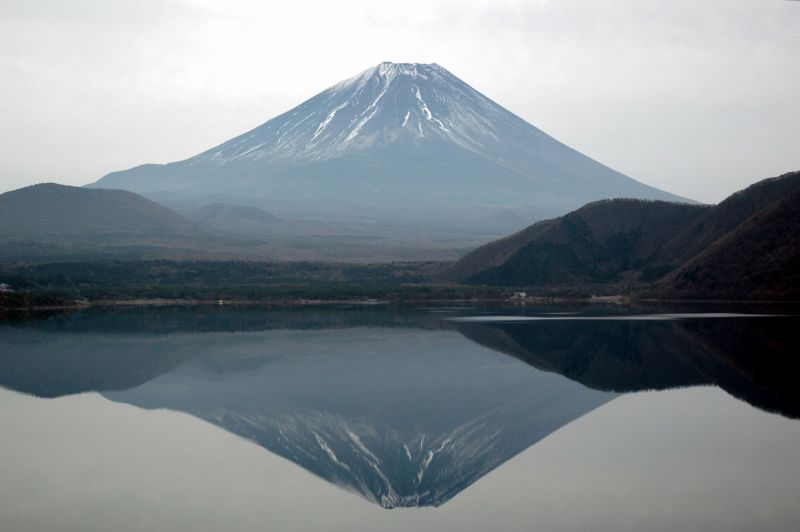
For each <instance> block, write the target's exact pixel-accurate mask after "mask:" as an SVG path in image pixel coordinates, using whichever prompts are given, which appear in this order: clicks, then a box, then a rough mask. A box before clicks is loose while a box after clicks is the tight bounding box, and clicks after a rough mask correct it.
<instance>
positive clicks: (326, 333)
mask: <svg viewBox="0 0 800 532" xmlns="http://www.w3.org/2000/svg"><path fill="white" fill-rule="evenodd" d="M552 310H553V309H552V308H550V309H542V312H543V313H544V312H547V315H549V316H552V314H550V312H552ZM593 310H595V311H596V308H595V309H593ZM515 311H516V312H518V311H519V310H518V309H516V310H515ZM465 312H467V313H472V314H474V313H475V311H474V310H458V309H451V310H447V309H436V310H435V311H429V310H416V311H413V310H386V309H380V308H373V309H340V310H336V309H318V310H312V309H297V310H282V311H276V310H257V309H212V308H208V309H188V308H165V309H131V310H117V311H113V312H100V311H93V310H92V311H86V312H82V313H78V314H75V315H53V316H50V317H46V318H44V319H36V320H20V321H16V322H10V323H6V324H5V325H3V326H0V348H2V349H0V353H2V354H0V385H3V386H6V387H9V388H12V389H15V390H19V391H23V392H27V393H33V394H36V395H40V396H46V397H55V396H59V395H65V394H71V393H78V392H81V391H89V390H93V391H101V392H103V394H104V395H105V396H106V397H107V398H109V399H111V400H114V401H120V402H125V403H130V404H134V405H137V406H140V407H143V408H169V409H173V410H178V411H184V412H187V413H190V414H192V415H194V416H197V417H199V418H202V419H204V420H206V421H209V422H210V423H213V424H215V425H217V426H219V427H221V428H223V429H225V430H227V431H229V432H232V433H235V434H238V435H241V436H243V437H246V438H249V439H251V440H253V441H255V442H256V443H257V444H258V445H260V446H262V447H264V448H265V449H267V450H269V451H271V452H273V453H276V454H278V455H280V456H283V457H285V458H287V459H289V460H291V461H293V462H295V463H297V464H298V465H300V466H301V467H303V468H305V469H307V470H309V471H311V472H312V473H314V474H316V475H318V476H319V477H321V478H324V479H326V480H328V481H330V482H333V483H335V484H337V485H339V486H341V487H343V488H345V489H348V490H350V491H352V492H355V493H358V494H360V495H361V496H363V497H365V498H367V499H368V500H371V501H373V502H375V503H377V504H380V505H382V506H384V507H395V506H428V505H433V506H436V505H440V504H443V503H444V502H446V501H447V500H449V499H450V498H452V497H453V496H455V495H456V494H457V493H459V492H460V491H461V490H463V489H464V488H466V487H467V486H469V485H470V484H472V483H473V482H475V481H476V480H478V479H479V478H480V477H482V476H483V475H485V474H486V473H488V472H489V471H491V470H492V469H494V468H495V467H497V466H498V465H500V464H502V463H503V462H505V461H507V460H508V459H510V458H511V457H513V456H515V455H516V454H518V453H520V452H521V451H523V450H524V449H526V448H528V447H530V446H531V445H533V444H535V443H536V442H537V441H539V440H541V439H542V438H544V437H546V436H547V435H548V434H551V433H552V432H553V431H555V430H557V429H558V428H559V427H562V426H564V425H566V424H569V423H570V422H571V421H573V420H574V419H576V418H578V417H580V416H582V415H583V414H585V413H586V412H588V411H590V410H592V409H594V408H597V407H598V406H600V405H602V404H604V403H605V402H607V401H609V400H611V399H613V398H614V397H616V395H617V394H618V393H623V392H630V391H636V390H644V389H667V388H672V387H678V386H691V385H701V384H714V385H717V386H720V387H722V388H724V389H726V390H727V391H728V392H729V393H731V394H732V395H734V396H736V397H739V398H741V399H743V400H745V401H748V402H750V403H751V404H753V405H755V406H758V407H760V408H763V409H767V410H770V411H774V412H779V413H782V414H783V415H786V416H790V417H797V415H798V412H800V409H798V400H797V392H795V391H794V388H793V387H792V386H791V383H790V375H791V371H790V370H791V369H793V368H792V363H793V362H792V357H791V355H790V353H791V347H792V344H793V342H792V337H791V330H792V327H793V326H794V325H795V324H797V323H798V322H797V320H796V319H794V318H787V317H783V318H779V317H771V318H743V317H736V318H708V319H703V318H692V319H685V320H684V319H678V320H669V321H666V320H665V321H631V320H604V321H578V320H546V321H533V322H516V321H490V322H479V321H478V322H465V321H452V320H448V319H445V318H446V317H448V316H460V315H463V314H464V313H465ZM486 312H487V311H486V310H481V311H479V312H478V314H479V315H480V314H483V313H486ZM526 312H527V313H529V314H533V315H536V314H537V309H528V310H526ZM577 312H578V314H577V316H581V315H582V314H581V313H582V312H584V311H583V310H582V309H578V310H577ZM610 312H611V313H612V314H614V313H619V312H620V310H611V311H610ZM488 313H489V314H491V313H492V312H491V311H488ZM508 313H509V311H508V309H504V311H503V312H502V314H508ZM508 355H511V356H508Z"/></svg>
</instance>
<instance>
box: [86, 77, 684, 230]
mask: <svg viewBox="0 0 800 532" xmlns="http://www.w3.org/2000/svg"><path fill="white" fill-rule="evenodd" d="M93 186H96V187H109V188H123V189H128V190H132V191H135V192H139V193H142V194H144V195H146V196H149V197H151V198H153V199H156V200H171V201H174V202H181V203H183V204H187V203H196V204H202V203H208V201H209V200H212V201H226V202H228V203H242V204H248V205H253V206H257V207H262V208H265V209H266V210H268V211H270V212H274V213H276V214H278V215H279V216H281V217H283V218H292V217H294V218H317V219H320V218H322V219H325V220H364V219H369V220H371V221H372V222H376V221H377V222H386V223H388V224H390V225H397V224H398V223H402V224H409V223H413V224H423V225H427V226H431V227H435V226H441V225H447V224H450V225H452V224H456V225H460V226H462V227H464V226H472V227H475V226H487V225H488V226H490V225H491V224H492V222H491V220H493V219H496V215H497V213H501V212H505V213H508V212H509V211H510V212H511V213H512V214H515V215H519V216H522V217H524V218H525V219H527V220H533V219H537V218H542V217H547V216H554V215H558V214H563V213H564V212H567V211H568V210H571V209H575V208H577V207H579V206H581V205H583V204H584V203H586V202H588V201H592V200H597V199H603V198H612V197H621V196H622V197H635V198H652V199H669V200H680V198H677V197H676V196H673V195H671V194H669V193H666V192H663V191H660V190H657V189H654V188H652V187H649V186H646V185H644V184H642V183H639V182H637V181H635V180H633V179H631V178H629V177H627V176H624V175H622V174H620V173H618V172H616V171H614V170H612V169H610V168H608V167H606V166H603V165H602V164H600V163H597V162H596V161H594V160H592V159H590V158H588V157H586V156H584V155H582V154H580V153H578V152H576V151H575V150H573V149H571V148H569V147H567V146H565V145H564V144H562V143H560V142H558V141H557V140H555V139H553V138H552V137H550V136H548V135H547V134H545V133H543V132H542V131H540V130H539V129H537V128H536V127H534V126H532V125H531V124H529V123H528V122H526V121H525V120H523V119H521V118H520V117H518V116H516V115H514V114H513V113H511V112H510V111H508V110H506V109H505V108H503V107H501V106H500V105H498V104H496V103H495V102H493V101H492V100H490V99H489V98H487V97H486V96H484V95H482V94H481V93H479V92H478V91H476V90H475V89H473V88H472V87H470V86H469V85H467V84H466V83H464V82H463V81H461V80H460V79H459V78H457V77H456V76H454V75H453V74H452V73H450V72H449V71H448V70H447V69H445V68H443V67H441V66H440V65H438V64H436V63H432V64H421V63H390V62H384V63H381V64H379V65H376V66H374V67H371V68H368V69H367V70H365V71H363V72H361V73H359V74H357V75H355V76H353V77H351V78H348V79H345V80H343V81H341V82H339V83H337V84H335V85H333V86H331V87H330V88H328V89H326V90H324V91H322V92H321V93H319V94H317V95H316V96H314V97H312V98H311V99H309V100H307V101H306V102H304V103H302V104H300V105H299V106H297V107H295V108H294V109H291V110H289V111H287V112H286V113H284V114H282V115H279V116H277V117H275V118H273V119H271V120H269V121H267V122H265V123H264V124H262V125H260V126H258V127H256V128H255V129H253V130H251V131H248V132H247V133H244V134H243V135H240V136H238V137H236V138H234V139H231V140H229V141H227V142H224V143H223V144H220V145H218V146H216V147H214V148H211V149H210V150H207V151H205V152H203V153H201V154H199V155H196V156H194V157H191V158H190V159H186V160H184V161H180V162H176V163H171V164H166V165H144V166H140V167H137V168H133V169H131V170H127V171H123V172H115V173H112V174H109V175H107V176H105V177H104V178H102V179H101V180H100V181H98V182H97V183H95V184H94V185H93Z"/></svg>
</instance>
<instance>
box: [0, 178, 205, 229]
mask: <svg viewBox="0 0 800 532" xmlns="http://www.w3.org/2000/svg"><path fill="white" fill-rule="evenodd" d="M120 236H128V237H129V236H142V237H148V238H154V239H166V238H169V239H174V238H182V239H187V238H188V239H191V238H204V237H206V233H205V232H204V231H202V230H201V229H200V228H198V227H197V226H196V225H194V224H193V223H191V222H190V221H188V220H186V219H185V218H183V217H182V216H180V215H179V214H177V213H175V212H173V211H171V210H169V209H167V208H165V207H162V206H161V205H159V204H157V203H154V202H152V201H150V200H148V199H146V198H144V197H142V196H140V195H138V194H134V193H133V192H128V191H125V190H101V189H89V188H80V187H70V186H66V185H57V184H55V183H44V184H39V185H33V186H29V187H25V188H21V189H18V190H12V191H11V192H6V193H4V194H0V238H2V239H8V238H14V239H37V240H51V239H52V240H58V241H64V239H70V240H71V239H75V238H79V239H81V240H85V239H98V238H109V237H120Z"/></svg>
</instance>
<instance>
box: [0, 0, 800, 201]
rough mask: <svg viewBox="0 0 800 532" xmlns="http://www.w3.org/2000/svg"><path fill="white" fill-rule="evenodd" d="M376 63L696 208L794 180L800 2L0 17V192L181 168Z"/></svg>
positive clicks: (93, 11)
mask: <svg viewBox="0 0 800 532" xmlns="http://www.w3.org/2000/svg"><path fill="white" fill-rule="evenodd" d="M384 60H388V61H398V62H437V63H439V64H441V65H442V66H444V67H445V68H447V69H449V70H450V71H451V72H453V73H454V74H455V75H457V76H459V77H460V78H462V79H463V80H464V81H466V82H467V83H469V84H470V85H472V86H473V87H475V88H476V89H478V90H479V91H481V92H483V93H484V94H486V95H487V96H489V97H490V98H492V99H493V100H495V101H497V102H498V103H500V104H501V105H504V106H505V107H507V108H509V109H510V110H512V111H513V112H515V113H517V114H518V115H520V116H521V117H523V118H525V119H526V120H528V121H529V122H531V123H532V124H534V125H536V126H537V127H539V128H541V129H543V130H544V131H546V132H548V133H550V134H551V135H553V136H554V137H556V138H557V139H559V140H561V141H562V142H564V143H566V144H568V145H570V146H572V147H574V148H576V149H578V150H579V151H581V152H583V153H585V154H587V155H589V156H591V157H593V158H595V159H597V160H599V161H600V162H603V163H605V164H607V165H609V166H611V167H613V168H615V169H617V170H619V171H621V172H623V173H626V174H628V175H630V176H631V177H634V178H636V179H638V180H640V181H643V182H645V183H647V184H650V185H654V186H657V187H660V188H663V189H666V190H669V191H670V192H674V193H677V194H681V195H684V196H688V197H691V198H694V199H698V200H701V201H707V202H715V201H718V200H720V199H722V198H723V197H725V196H727V195H728V194H730V193H731V192H733V191H735V190H738V189H740V188H742V187H744V186H746V185H748V184H750V183H752V182H755V181H758V180H760V179H762V178H765V177H770V176H773V175H778V174H780V173H783V172H786V171H790V170H797V169H800V96H799V95H800V2H794V1H785V0H705V1H698V0H592V1H586V0H580V1H578V0H557V1H556V0H528V1H514V0H507V1H499V0H485V1H467V0H453V1H450V0H443V1H433V0H404V1H403V2H396V1H395V2H385V3H384V2H377V1H372V0H363V1H342V0H340V1H337V2H331V1H328V2H319V1H314V2H312V1H307V0H292V1H281V2H264V1H248V0H228V1H225V2H218V1H212V0H208V1H205V0H197V1H188V0H159V1H147V0H137V1H128V2H122V1H111V0H71V1H69V2H65V1H61V0H51V1H45V0H0V81H2V83H0V117H2V119H0V145H2V151H0V191H3V190H9V189H13V188H17V187H20V186H24V185H28V184H32V183H36V182H41V181H55V182H59V183H66V184H85V183H89V182H91V181H94V180H96V179H98V178H100V177H101V176H103V175H104V174H106V173H108V172H111V171H114V170H121V169H125V168H129V167H131V166H135V165H138V164H142V163H148V162H170V161H175V160H180V159H184V158H186V157H189V156H191V155H194V154H196V153H198V152H200V151H203V150H205V149H207V148H209V147H211V146H213V145H216V144H218V143H220V142H222V141H225V140H227V139H229V138H231V137H233V136H235V135H237V134H239V133H242V132H244V131H246V130H248V129H250V128H252V127H255V126H257V125H259V124H261V123H263V122H265V121H266V120H268V119H269V118H272V117H273V116H275V115H277V114H279V113H281V112H283V111H285V110H287V109H289V108H291V107H294V106H295V105H297V104H299V103H301V102H302V101H304V100H305V99H307V98H308V97H310V96H312V95H313V94H315V93H317V92H319V91H321V90H323V89H325V88H326V87H328V86H330V85H332V84H334V83H336V82H338V81H340V80H341V79H344V78H347V77H350V76H352V75H354V74H356V73H358V72H359V71H361V70H364V69H365V68H367V67H369V66H372V65H374V64H377V63H379V62H381V61H384Z"/></svg>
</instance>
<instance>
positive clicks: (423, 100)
mask: <svg viewBox="0 0 800 532" xmlns="http://www.w3.org/2000/svg"><path fill="white" fill-rule="evenodd" d="M520 127H522V128H523V129H524V128H527V129H530V126H529V125H528V124H526V123H524V122H523V121H522V120H520V119H519V118H517V117H516V116H514V115H512V114H511V113H509V112H508V111H506V110H504V109H503V108H501V107H500V106H498V105H497V104H495V103H494V102H492V101H491V100H489V99H488V98H486V97H485V96H483V95H482V94H480V93H479V92H477V91H476V90H475V89H473V88H472V87H470V86H469V85H467V84H466V83H464V82H462V81H461V80H459V79H458V78H457V77H455V76H454V75H453V74H451V73H450V72H448V71H447V70H446V69H444V68H442V67H441V66H439V65H437V64H436V63H433V64H420V63H390V62H384V63H381V64H379V65H377V66H374V67H372V68H369V69H367V70H365V71H363V72H361V73H360V74H358V75H356V76H353V77H352V78H349V79H346V80H344V81H342V82H340V83H337V84H336V85H334V86H333V87H331V88H329V89H327V90H325V91H323V92H321V93H320V94H318V95H316V96H314V97H313V98H311V99H310V100H308V101H307V102H305V103H304V104H302V105H300V106H298V107H296V108H295V109H292V110H291V111H289V112H288V113H285V114H283V115H281V116H279V117H277V118H275V119H273V120H270V121H269V122H267V123H265V124H263V125H262V126H260V127H258V128H256V129H254V130H253V131H250V132H248V133H246V134H244V135H242V136H240V137H237V138H235V139H233V140H231V141H229V142H226V143H225V144H222V145H220V146H218V147H216V148H214V149H212V150H209V151H208V152H205V153H203V154H201V155H200V156H198V157H197V158H195V159H200V160H205V161H214V162H216V163H217V164H225V163H229V162H232V161H237V160H268V159H297V160H303V159H307V160H320V159H328V158H334V157H337V156H341V155H342V154H343V153H345V152H348V151H352V150H363V149H368V148H372V147H376V146H383V145H387V144H391V143H394V142H399V141H416V142H424V140H425V139H427V138H430V139H438V140H445V141H448V142H452V143H454V144H456V145H458V146H460V147H462V148H464V149H467V150H470V151H473V152H475V153H478V154H481V155H483V156H486V157H489V158H492V157H495V156H496V154H497V147H498V145H499V144H501V143H502V142H503V140H502V139H503V137H504V136H506V135H507V134H510V133H514V132H515V129H519V128H520Z"/></svg>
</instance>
